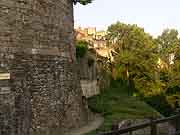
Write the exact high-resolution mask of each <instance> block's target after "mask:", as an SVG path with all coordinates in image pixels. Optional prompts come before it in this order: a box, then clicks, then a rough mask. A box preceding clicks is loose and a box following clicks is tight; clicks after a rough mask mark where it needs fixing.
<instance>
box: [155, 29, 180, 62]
mask: <svg viewBox="0 0 180 135" xmlns="http://www.w3.org/2000/svg"><path fill="white" fill-rule="evenodd" d="M157 42H158V44H159V52H160V57H161V59H162V60H163V61H165V62H166V63H167V64H168V65H169V64H170V61H169V58H170V55H171V54H173V53H175V50H176V49H177V47H178V45H179V39H178V31H177V30H175V29H166V30H164V31H163V33H162V35H160V36H159V37H158V38H157Z"/></svg>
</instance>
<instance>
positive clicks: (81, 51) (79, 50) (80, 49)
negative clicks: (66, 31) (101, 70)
mask: <svg viewBox="0 0 180 135" xmlns="http://www.w3.org/2000/svg"><path fill="white" fill-rule="evenodd" d="M87 51H88V42H86V41H77V42H76V58H82V57H84V56H85V55H86V53H87Z"/></svg>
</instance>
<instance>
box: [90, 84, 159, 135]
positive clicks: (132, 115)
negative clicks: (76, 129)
mask: <svg viewBox="0 0 180 135" xmlns="http://www.w3.org/2000/svg"><path fill="white" fill-rule="evenodd" d="M89 107H90V108H91V109H92V111H94V112H96V113H101V114H102V115H103V116H104V118H105V122H104V124H103V125H102V126H101V127H100V128H99V129H98V130H97V131H94V132H92V133H89V134H88V135H95V133H96V132H99V131H100V132H102V131H106V130H110V129H111V125H112V123H113V121H114V120H119V121H120V120H123V119H137V118H146V117H150V116H158V115H159V113H157V112H156V111H155V110H154V109H153V108H151V107H150V106H148V105H147V104H145V103H144V102H142V101H140V100H139V99H137V98H135V97H133V96H130V94H128V88H127V87H125V86H124V85H122V84H120V83H117V82H116V83H114V84H113V85H111V87H110V88H108V89H106V90H105V91H104V92H103V93H102V94H101V95H99V96H95V97H93V98H90V99H89Z"/></svg>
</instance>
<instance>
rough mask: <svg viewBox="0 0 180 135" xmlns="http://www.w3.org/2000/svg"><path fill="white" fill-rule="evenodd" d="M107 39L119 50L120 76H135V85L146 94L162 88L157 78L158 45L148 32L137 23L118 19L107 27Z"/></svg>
mask: <svg viewBox="0 0 180 135" xmlns="http://www.w3.org/2000/svg"><path fill="white" fill-rule="evenodd" d="M107 39H108V44H109V46H111V47H112V48H113V49H114V50H115V52H116V54H117V55H116V56H115V61H114V63H115V69H116V72H117V75H118V77H117V78H122V79H123V80H128V82H129V81H130V80H133V81H134V84H135V87H136V89H138V90H139V91H140V93H143V94H145V95H149V94H156V93H155V92H157V91H158V92H161V91H160V90H161V89H162V87H163V85H164V84H163V83H162V82H161V81H159V80H156V78H155V72H156V71H157V70H158V69H157V66H156V65H157V60H158V55H157V45H156V43H155V40H153V38H152V37H151V36H150V35H149V34H147V33H145V32H144V30H143V29H142V28H140V27H138V26H137V25H130V24H123V23H120V22H117V23H116V24H113V25H111V26H110V27H109V28H108V36H107ZM154 90H156V91H154Z"/></svg>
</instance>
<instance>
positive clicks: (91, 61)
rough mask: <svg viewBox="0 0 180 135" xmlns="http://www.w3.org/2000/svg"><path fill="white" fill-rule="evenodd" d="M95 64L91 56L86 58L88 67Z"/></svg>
mask: <svg viewBox="0 0 180 135" xmlns="http://www.w3.org/2000/svg"><path fill="white" fill-rule="evenodd" d="M94 62H95V59H94V58H93V57H92V56H89V57H88V66H89V67H91V66H92V65H93V64H94Z"/></svg>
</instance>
